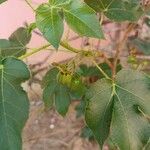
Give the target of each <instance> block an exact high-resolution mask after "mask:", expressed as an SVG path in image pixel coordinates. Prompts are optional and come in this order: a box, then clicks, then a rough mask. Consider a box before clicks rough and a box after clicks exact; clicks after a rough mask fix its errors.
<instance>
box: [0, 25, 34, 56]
mask: <svg viewBox="0 0 150 150" xmlns="http://www.w3.org/2000/svg"><path fill="white" fill-rule="evenodd" d="M30 39H31V34H30V33H28V30H27V29H26V28H23V27H20V28H18V29H17V30H16V31H15V32H13V33H12V34H11V36H10V37H9V39H8V40H7V39H0V52H1V55H0V57H1V58H4V57H7V56H15V57H19V56H21V55H23V54H25V53H26V45H27V44H28V43H29V41H30Z"/></svg>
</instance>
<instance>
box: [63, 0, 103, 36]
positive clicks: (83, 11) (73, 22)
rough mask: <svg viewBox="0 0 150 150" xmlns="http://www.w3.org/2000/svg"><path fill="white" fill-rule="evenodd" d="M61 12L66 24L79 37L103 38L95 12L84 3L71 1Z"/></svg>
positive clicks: (75, 0) (77, 0) (76, 0)
mask: <svg viewBox="0 0 150 150" xmlns="http://www.w3.org/2000/svg"><path fill="white" fill-rule="evenodd" d="M63 11H64V17H65V20H66V22H67V24H68V25H69V26H70V27H71V28H72V29H73V30H74V31H75V32H77V33H78V34H80V35H81V36H88V37H94V38H104V36H103V32H102V30H101V27H100V25H99V21H98V19H97V16H96V14H95V12H94V11H93V10H92V9H91V8H90V7H88V6H87V5H86V4H85V3H83V2H81V1H79V0H73V1H71V3H70V4H68V5H67V6H64V7H63Z"/></svg>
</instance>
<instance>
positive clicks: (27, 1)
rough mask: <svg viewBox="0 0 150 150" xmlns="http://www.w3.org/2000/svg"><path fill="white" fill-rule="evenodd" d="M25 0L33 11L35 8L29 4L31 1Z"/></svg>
mask: <svg viewBox="0 0 150 150" xmlns="http://www.w3.org/2000/svg"><path fill="white" fill-rule="evenodd" d="M25 2H26V3H27V4H28V6H29V7H30V8H31V9H32V10H33V11H35V9H34V8H33V6H32V5H31V3H30V2H29V0H25Z"/></svg>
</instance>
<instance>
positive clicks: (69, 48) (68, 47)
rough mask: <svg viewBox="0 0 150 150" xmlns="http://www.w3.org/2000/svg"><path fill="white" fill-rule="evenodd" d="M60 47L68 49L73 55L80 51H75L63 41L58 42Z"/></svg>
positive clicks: (75, 49)
mask: <svg viewBox="0 0 150 150" xmlns="http://www.w3.org/2000/svg"><path fill="white" fill-rule="evenodd" d="M60 45H61V46H62V47H64V48H66V49H68V50H69V51H72V52H74V53H79V52H80V51H81V50H79V49H77V48H74V47H72V46H70V45H69V44H68V43H67V42H65V41H61V42H60Z"/></svg>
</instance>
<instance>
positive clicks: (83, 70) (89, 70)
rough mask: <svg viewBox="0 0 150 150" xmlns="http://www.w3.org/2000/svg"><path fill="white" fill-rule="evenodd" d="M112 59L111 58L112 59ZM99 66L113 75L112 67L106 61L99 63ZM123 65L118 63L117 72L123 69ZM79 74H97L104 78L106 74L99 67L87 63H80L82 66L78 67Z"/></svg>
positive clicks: (87, 75)
mask: <svg viewBox="0 0 150 150" xmlns="http://www.w3.org/2000/svg"><path fill="white" fill-rule="evenodd" d="M110 61H111V60H110ZM99 66H100V67H101V68H102V70H104V71H105V73H106V74H107V75H108V76H109V77H111V76H112V72H111V70H110V67H109V66H108V65H107V64H106V63H101V64H99ZM121 68H122V67H121V65H120V64H118V65H117V72H118V71H120V70H121ZM77 72H78V74H80V75H81V76H84V77H92V76H96V77H98V78H99V79H101V78H104V75H103V74H102V73H101V72H100V71H99V69H98V68H97V67H95V66H87V65H84V64H83V65H80V68H79V69H78V71H77Z"/></svg>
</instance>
